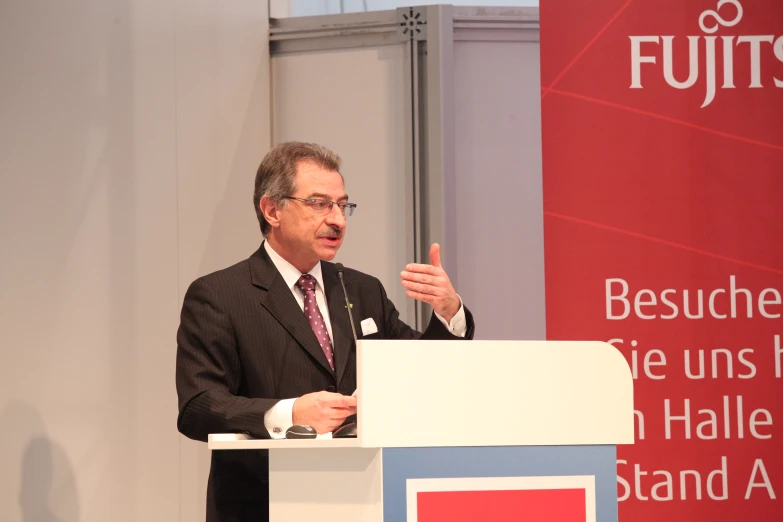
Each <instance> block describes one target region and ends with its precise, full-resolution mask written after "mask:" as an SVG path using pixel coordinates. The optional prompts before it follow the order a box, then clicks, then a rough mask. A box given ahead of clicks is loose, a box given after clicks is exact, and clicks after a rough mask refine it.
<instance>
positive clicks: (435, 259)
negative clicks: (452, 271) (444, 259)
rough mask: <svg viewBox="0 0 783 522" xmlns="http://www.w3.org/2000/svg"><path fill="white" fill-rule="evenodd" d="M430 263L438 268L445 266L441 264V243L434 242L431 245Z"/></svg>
mask: <svg viewBox="0 0 783 522" xmlns="http://www.w3.org/2000/svg"><path fill="white" fill-rule="evenodd" d="M430 264H431V265H432V266H434V267H436V268H443V266H442V265H441V264H440V245H439V244H437V243H433V244H432V246H431V247H430Z"/></svg>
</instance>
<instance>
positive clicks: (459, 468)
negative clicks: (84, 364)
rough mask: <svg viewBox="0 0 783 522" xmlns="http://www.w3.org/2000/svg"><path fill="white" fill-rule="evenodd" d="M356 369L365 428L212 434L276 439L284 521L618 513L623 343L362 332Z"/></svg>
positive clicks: (273, 495)
mask: <svg viewBox="0 0 783 522" xmlns="http://www.w3.org/2000/svg"><path fill="white" fill-rule="evenodd" d="M357 372H358V379H359V388H358V394H357V395H358V397H359V413H358V437H357V438H354V439H339V438H338V439H332V438H329V437H328V436H327V437H324V438H318V439H310V440H257V439H250V438H248V437H247V436H245V435H238V434H213V435H210V441H209V445H210V448H211V449H212V450H215V451H230V450H253V449H256V450H269V484H270V486H269V502H270V505H269V508H270V520H271V521H272V522H288V521H291V520H311V519H314V520H318V522H353V521H361V522H463V521H464V522H468V521H470V522H473V521H476V520H491V521H492V522H511V521H512V520H513V521H515V522H516V521H518V520H531V521H535V522H617V483H616V445H617V444H627V443H632V442H633V380H632V377H631V372H630V369H629V368H628V365H627V363H626V362H625V359H624V358H623V357H622V355H621V354H620V353H619V352H618V351H617V349H616V348H614V347H613V346H611V345H609V344H606V343H601V342H535V341H532V342H522V341H470V342H465V341H359V343H358V346H357ZM401 375H404V378H405V386H400V385H399V380H400V376H401Z"/></svg>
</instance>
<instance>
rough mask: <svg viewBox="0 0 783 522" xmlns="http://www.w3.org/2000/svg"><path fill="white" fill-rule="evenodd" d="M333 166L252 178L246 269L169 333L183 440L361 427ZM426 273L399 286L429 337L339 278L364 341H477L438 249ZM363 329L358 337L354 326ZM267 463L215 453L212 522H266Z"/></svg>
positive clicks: (315, 151)
mask: <svg viewBox="0 0 783 522" xmlns="http://www.w3.org/2000/svg"><path fill="white" fill-rule="evenodd" d="M339 169H340V158H339V156H337V155H336V154H335V153H333V152H331V151H329V150H328V149H326V148H324V147H320V146H318V145H314V144H307V143H296V142H292V143H284V144H281V145H278V146H276V147H275V148H273V149H272V150H271V151H270V152H269V154H267V155H266V156H265V157H264V159H263V161H262V162H261V165H260V166H259V169H258V172H257V174H256V182H255V192H254V198H253V199H254V205H255V208H256V214H257V216H258V220H259V223H260V226H261V232H262V234H263V235H264V237H265V239H266V240H265V241H264V242H262V244H261V247H260V248H259V249H258V250H257V251H256V252H255V253H254V254H253V255H252V256H250V258H249V259H246V260H244V261H242V262H240V263H237V264H236V265H234V266H231V267H229V268H226V269H224V270H220V271H218V272H215V273H212V274H209V275H206V276H204V277H201V278H199V279H197V280H196V281H194V282H193V283H192V284H191V286H190V287H189V288H188V290H187V293H186V295H185V300H184V304H183V307H182V316H181V323H180V327H179V330H178V333H177V345H178V347H177V373H176V386H177V393H178V396H179V417H178V420H177V426H178V429H179V431H180V432H181V433H183V434H184V435H186V436H188V437H190V438H192V439H196V440H200V441H206V440H207V437H208V436H209V434H210V433H246V434H249V435H251V436H253V437H256V438H283V437H285V431H286V430H287V429H288V427H290V426H291V425H294V424H301V425H309V426H312V427H313V428H315V429H316V431H317V432H318V433H319V436H328V434H329V433H331V432H332V431H334V430H335V429H336V428H338V427H339V426H340V425H341V424H343V423H344V422H345V420H346V419H347V418H348V417H350V416H352V415H354V414H355V413H356V397H354V396H352V394H353V392H354V390H355V389H356V347H355V343H354V341H353V338H352V334H351V327H350V323H349V319H348V315H347V314H348V308H347V307H346V305H345V298H344V296H343V294H342V289H341V287H340V282H339V279H338V276H337V271H336V269H335V266H334V265H333V264H332V263H330V262H329V261H331V260H332V259H334V257H335V255H336V254H337V250H338V249H339V248H340V246H341V244H342V241H343V238H344V235H345V229H346V217H347V216H350V215H351V214H352V213H353V210H354V208H355V205H354V204H353V203H349V201H348V196H347V194H346V193H345V189H344V185H343V178H342V175H341V174H340V172H339ZM430 263H431V264H429V265H427V264H409V265H407V266H406V267H405V270H404V271H403V272H402V273H401V282H402V285H403V286H404V287H405V288H406V293H407V295H408V296H410V297H412V298H414V299H418V300H421V301H423V302H426V303H428V304H430V305H431V306H432V308H433V310H434V312H433V314H432V317H431V320H430V323H429V325H428V327H427V329H426V330H425V331H424V332H421V333H419V332H417V331H415V330H413V329H411V328H410V327H409V326H408V325H406V324H405V323H403V322H402V321H401V320H400V319H399V314H398V312H397V310H396V309H395V307H394V305H393V304H392V302H391V301H390V300H389V299H388V298H387V296H386V292H385V290H384V288H383V286H382V285H381V283H380V281H379V280H378V279H376V278H374V277H372V276H369V275H366V274H363V273H361V272H358V271H356V270H351V269H345V270H344V278H345V286H346V291H347V294H348V299H349V301H350V303H351V308H350V313H351V314H352V316H353V318H354V322H355V323H356V325H357V330H359V331H357V335H359V337H360V338H365V339H417V338H422V339H472V337H473V328H474V326H473V319H472V317H471V314H470V312H469V311H468V310H467V309H466V308H465V307H464V306H463V304H462V301H461V300H460V298H459V296H458V295H457V293H456V292H455V290H454V288H453V287H452V285H451V283H450V281H449V278H448V275H447V274H446V272H445V271H444V270H443V268H442V266H441V263H440V250H439V247H438V245H433V246H432V249H431V250H430ZM359 325H361V327H360V326H359ZM268 476H269V470H268V454H267V452H266V451H260V450H259V451H215V452H212V462H211V468H210V476H209V483H208V486H207V521H208V522H218V521H220V522H239V521H243V522H245V521H246V522H250V521H252V522H259V521H266V520H268V516H269V515H268Z"/></svg>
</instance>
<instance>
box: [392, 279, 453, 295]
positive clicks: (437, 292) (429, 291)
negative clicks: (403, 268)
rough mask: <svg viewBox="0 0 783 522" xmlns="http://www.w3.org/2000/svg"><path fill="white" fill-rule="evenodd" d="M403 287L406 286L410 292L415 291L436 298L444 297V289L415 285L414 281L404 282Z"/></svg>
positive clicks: (429, 285)
mask: <svg viewBox="0 0 783 522" xmlns="http://www.w3.org/2000/svg"><path fill="white" fill-rule="evenodd" d="M402 286H404V287H405V288H407V289H408V290H413V291H414V292H419V293H421V294H429V295H434V296H438V295H443V289H442V288H440V287H438V286H434V285H431V284H423V283H414V282H413V281H403V282H402Z"/></svg>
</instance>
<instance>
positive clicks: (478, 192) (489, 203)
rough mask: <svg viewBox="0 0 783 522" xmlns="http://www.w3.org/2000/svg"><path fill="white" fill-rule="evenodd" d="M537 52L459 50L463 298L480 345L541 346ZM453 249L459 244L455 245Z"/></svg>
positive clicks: (480, 45) (458, 46)
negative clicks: (534, 342)
mask: <svg viewBox="0 0 783 522" xmlns="http://www.w3.org/2000/svg"><path fill="white" fill-rule="evenodd" d="M538 72H539V45H538V43H536V42H518V41H517V42H513V41H500V42H481V41H460V42H455V44H454V88H455V118H454V121H455V131H456V161H455V169H454V172H453V174H452V183H453V188H454V193H455V196H456V197H455V200H454V201H451V202H449V201H448V200H447V202H446V203H447V204H453V205H455V206H456V208H455V209H454V211H453V212H451V215H455V216H456V220H455V221H454V222H451V223H448V224H447V227H453V228H454V230H455V232H456V238H457V240H456V241H457V244H456V259H457V270H456V274H458V279H457V280H456V281H455V286H456V288H457V291H458V292H460V294H461V296H462V297H463V299H464V301H465V302H466V303H467V304H468V305H469V306H470V307H471V309H472V310H473V311H474V313H475V314H476V319H477V325H478V328H477V337H478V338H481V339H544V338H545V336H546V324H545V310H544V253H543V247H544V244H543V200H542V179H541V123H540V121H541V118H540V90H541V87H540V83H539V74H538ZM452 247H453V245H452Z"/></svg>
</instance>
